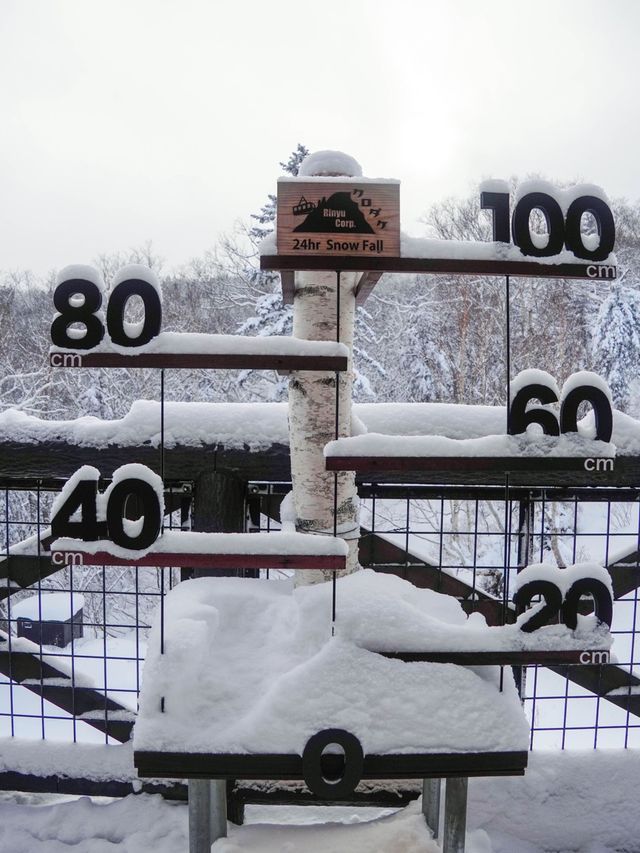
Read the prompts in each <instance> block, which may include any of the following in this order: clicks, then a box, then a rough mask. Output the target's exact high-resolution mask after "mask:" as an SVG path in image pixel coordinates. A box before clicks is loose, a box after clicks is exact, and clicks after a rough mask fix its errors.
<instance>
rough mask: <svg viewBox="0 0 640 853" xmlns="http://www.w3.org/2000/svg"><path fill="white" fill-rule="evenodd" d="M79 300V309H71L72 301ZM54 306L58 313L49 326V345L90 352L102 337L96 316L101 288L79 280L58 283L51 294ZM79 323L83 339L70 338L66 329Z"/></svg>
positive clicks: (72, 307)
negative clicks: (80, 301)
mask: <svg viewBox="0 0 640 853" xmlns="http://www.w3.org/2000/svg"><path fill="white" fill-rule="evenodd" d="M78 296H82V297H83V298H84V299H83V302H82V304H81V305H74V304H73V300H74V297H78ZM53 304H54V306H55V309H56V311H58V312H59V315H58V316H57V317H54V319H53V323H52V324H51V341H52V343H53V344H54V346H57V347H61V348H65V349H81V350H85V349H93V347H96V346H98V344H99V343H100V341H101V340H102V338H103V337H104V325H103V324H102V321H101V320H100V318H99V317H97V316H96V311H98V310H99V309H100V307H101V305H102V293H101V292H100V288H99V287H98V286H97V285H96V284H94V283H93V282H92V281H86V280H85V279H81V278H74V279H68V280H67V281H63V282H61V283H60V284H59V285H58V286H57V287H56V289H55V292H54V294H53ZM73 323H82V324H83V325H84V326H85V332H84V335H83V336H82V337H76V336H75V335H71V334H69V326H71V325H72V324H73Z"/></svg>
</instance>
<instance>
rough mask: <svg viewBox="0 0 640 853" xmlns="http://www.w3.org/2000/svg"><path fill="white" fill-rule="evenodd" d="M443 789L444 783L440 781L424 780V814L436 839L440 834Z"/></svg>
mask: <svg viewBox="0 0 640 853" xmlns="http://www.w3.org/2000/svg"><path fill="white" fill-rule="evenodd" d="M441 787H442V781H441V780H440V779H423V780H422V814H423V815H424V818H425V820H426V822H427V826H428V827H429V829H430V830H431V832H432V833H433V837H434V838H437V837H438V834H439V832H440V789H441Z"/></svg>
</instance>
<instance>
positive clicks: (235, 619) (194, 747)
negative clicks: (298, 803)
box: [134, 571, 529, 754]
mask: <svg viewBox="0 0 640 853" xmlns="http://www.w3.org/2000/svg"><path fill="white" fill-rule="evenodd" d="M337 614H338V618H337V625H336V636H335V637H334V638H332V637H331V584H330V583H325V584H318V585H313V586H306V587H299V588H297V589H295V590H294V589H293V588H292V585H291V583H290V582H289V581H271V580H264V581H263V580H255V579H240V578H201V579H198V580H192V581H188V582H185V583H182V584H179V585H178V586H177V587H175V588H174V589H173V590H172V591H171V592H170V593H169V595H168V596H167V599H166V603H165V653H164V655H160V632H159V625H158V624H157V622H156V625H155V626H154V629H153V631H152V635H151V639H150V644H149V649H148V654H147V659H146V664H145V669H144V676H143V686H142V693H141V697H140V712H139V715H138V719H137V722H136V725H135V732H134V748H135V749H136V750H168V751H171V752H175V751H185V752H234V753H269V752H273V753H296V754H301V753H302V751H303V749H304V746H305V744H306V742H307V741H308V739H309V738H310V737H311V736H312V735H313V734H315V733H316V732H318V731H320V730H322V729H326V728H332V727H336V728H343V729H346V730H347V731H350V732H353V734H355V735H356V736H357V737H358V738H359V739H360V741H361V743H362V746H363V749H364V751H365V753H378V754H384V753H396V752H408V753H409V752H466V751H472V752H476V751H490V750H526V748H527V743H528V733H529V727H528V723H527V721H526V719H525V717H524V714H523V712H522V709H521V707H520V703H519V701H518V696H517V694H516V691H515V688H514V686H513V682H512V680H511V678H510V676H509V675H507V677H506V686H505V689H504V692H502V693H500V691H499V687H498V683H499V679H498V672H497V670H496V669H495V668H492V667H483V668H481V669H478V670H477V671H472V670H471V669H466V668H464V667H460V666H454V665H452V664H431V663H411V664H407V663H403V662H402V661H397V660H389V659H387V658H384V657H382V656H381V655H378V654H376V653H374V652H371V651H367V650H365V649H364V648H361V647H360V643H359V640H360V641H361V640H375V639H378V640H381V641H383V640H384V639H385V637H387V636H388V635H389V636H392V638H393V640H394V641H395V640H397V641H398V642H399V643H401V642H403V641H404V640H406V639H409V638H410V637H411V636H412V635H413V637H414V641H415V637H416V635H417V634H418V635H420V636H421V637H422V638H423V639H424V638H425V637H426V636H428V632H429V629H430V627H432V626H434V625H435V626H437V627H438V628H439V630H440V632H441V633H442V632H445V633H448V635H449V636H450V637H453V636H455V633H456V632H457V631H459V630H460V628H461V627H464V624H463V623H464V622H465V620H466V616H465V614H464V613H463V612H462V610H461V609H460V607H459V605H458V604H457V602H456V601H455V600H453V599H452V598H451V597H448V596H444V595H440V594H438V593H434V592H431V591H428V590H417V589H416V588H415V587H414V586H413V585H412V584H409V583H408V582H406V581H403V580H401V579H400V578H397V577H393V576H385V575H380V574H377V573H375V572H372V571H361V572H358V573H356V574H354V575H351V576H349V577H346V578H342V579H340V580H339V581H338V587H337ZM472 621H473V623H474V624H476V625H477V621H476V620H472ZM404 625H407V626H408V629H407V632H406V634H405V636H403V626H404ZM420 626H422V627H421V628H420ZM447 627H448V632H447ZM360 630H362V632H363V635H361V636H359V631H360ZM434 630H435V629H434ZM485 630H488V629H486V628H485ZM507 672H508V671H506V670H505V674H507ZM161 697H164V699H165V702H164V709H165V711H164V713H161V711H160V705H161V703H160V699H161ZM185 697H187V698H185Z"/></svg>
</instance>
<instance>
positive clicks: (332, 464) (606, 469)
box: [325, 456, 617, 485]
mask: <svg viewBox="0 0 640 853" xmlns="http://www.w3.org/2000/svg"><path fill="white" fill-rule="evenodd" d="M602 459H603V461H602V462H599V459H598V458H591V457H587V458H585V457H577V456H327V457H326V458H325V465H326V470H327V471H356V472H357V473H358V474H361V475H363V474H364V475H366V476H370V477H371V478H372V479H373V480H375V481H376V482H377V478H378V476H379V475H380V474H381V473H383V474H384V476H385V478H389V477H393V476H394V475H397V476H398V477H400V478H402V479H403V480H406V479H407V477H406V475H407V474H409V475H410V476H412V477H413V478H414V479H413V482H416V483H420V482H422V481H423V478H422V477H421V476H420V474H422V473H424V472H431V473H432V474H444V475H445V477H446V478H448V477H449V476H450V475H451V474H452V473H456V472H457V473H458V476H459V475H463V477H464V481H466V482H474V481H473V479H472V475H473V474H485V475H486V474H487V473H489V474H493V475H500V476H502V477H504V475H505V474H507V473H509V474H511V473H514V474H517V475H524V479H526V480H527V483H528V484H530V485H533V484H535V483H537V482H545V475H549V474H558V473H560V474H564V473H567V474H571V475H574V476H577V477H578V478H579V480H580V483H582V482H584V481H590V482H591V483H592V484H593V485H600V484H602V485H604V484H605V483H606V481H607V475H609V476H611V475H612V474H614V473H615V467H616V461H617V460H616V459H615V458H611V459H609V458H606V459H605V458H604V457H602ZM587 462H588V464H589V467H587V465H586V463H587ZM598 465H601V466H602V467H601V470H596V467H597V466H598ZM519 479H520V480H522V479H523V476H520V478H519ZM444 482H447V479H445V480H444Z"/></svg>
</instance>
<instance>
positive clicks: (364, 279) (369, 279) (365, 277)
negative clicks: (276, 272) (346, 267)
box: [280, 270, 383, 305]
mask: <svg viewBox="0 0 640 853" xmlns="http://www.w3.org/2000/svg"><path fill="white" fill-rule="evenodd" d="M382 275H383V273H382V272H375V271H369V272H363V273H361V274H360V277H359V278H358V280H357V281H356V285H355V289H354V293H355V297H356V305H364V303H365V302H366V301H367V298H368V297H369V295H370V294H371V292H372V291H373V288H374V287H375V286H376V284H377V283H378V281H379V280H380V278H381V276H382ZM295 278H296V274H295V270H280V282H281V284H282V301H283V302H284V304H285V305H292V304H293V300H294V298H295V291H296V284H295Z"/></svg>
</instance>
